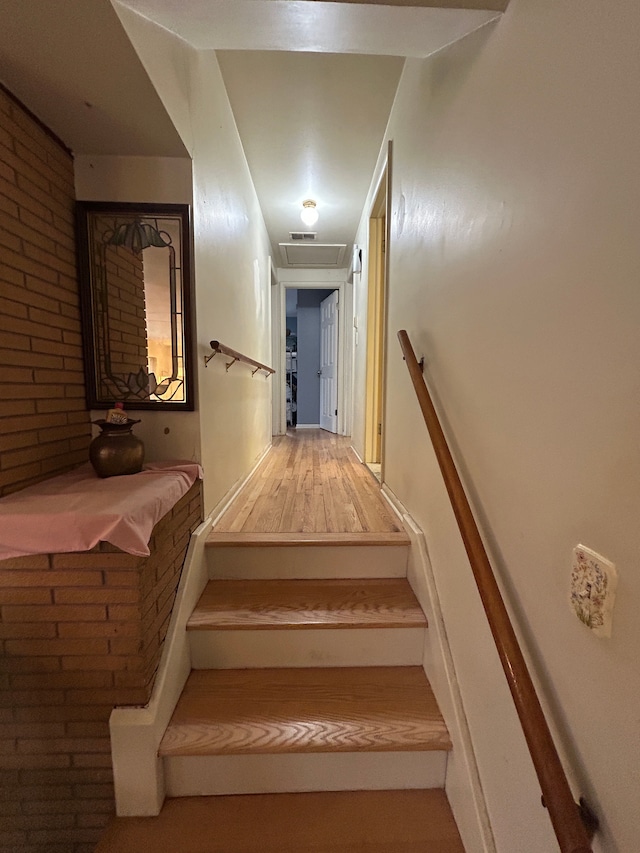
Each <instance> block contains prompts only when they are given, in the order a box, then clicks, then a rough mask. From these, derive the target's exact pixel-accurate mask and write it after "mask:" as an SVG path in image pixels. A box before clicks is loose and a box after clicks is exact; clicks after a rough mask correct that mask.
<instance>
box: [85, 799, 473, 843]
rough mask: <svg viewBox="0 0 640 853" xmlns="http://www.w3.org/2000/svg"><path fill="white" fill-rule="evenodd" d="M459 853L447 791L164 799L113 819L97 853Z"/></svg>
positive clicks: (458, 837) (457, 837)
mask: <svg viewBox="0 0 640 853" xmlns="http://www.w3.org/2000/svg"><path fill="white" fill-rule="evenodd" d="M142 850H153V851H154V853H176V851H180V853H203V851H205V850H206V851H207V853H256V851H258V850H259V851H260V853H301V851H309V853H464V848H463V846H462V842H461V841H460V836H459V834H458V830H457V828H456V825H455V821H454V819H453V815H452V813H451V809H450V808H449V803H448V802H447V798H446V796H445V793H444V791H442V790H440V789H433V790H428V791H424V790H414V791H348V792H345V791H343V792H333V791H331V792H322V793H317V792H314V793H305V794H251V795H242V796H219V797H184V798H180V799H171V800H167V801H166V802H165V804H164V806H163V809H162V811H161V813H160V814H159V815H158V816H157V817H133V818H132V817H128V818H122V817H121V818H115V819H114V820H113V821H112V822H111V824H110V825H109V827H108V828H107V831H106V833H105V835H104V836H103V838H102V839H101V840H100V842H99V844H98V846H97V848H96V851H95V853H133V851H142Z"/></svg>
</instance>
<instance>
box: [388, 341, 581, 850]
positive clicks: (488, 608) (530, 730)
mask: <svg viewBox="0 0 640 853" xmlns="http://www.w3.org/2000/svg"><path fill="white" fill-rule="evenodd" d="M398 338H399V340H400V346H401V347H402V352H403V355H404V358H405V360H406V362H407V367H408V368H409V373H410V375H411V380H412V382H413V386H414V388H415V391H416V394H417V395H418V402H419V403H420V408H421V409H422V414H423V417H424V420H425V423H426V425H427V429H428V430H429V435H430V436H431V442H432V444H433V449H434V450H435V454H436V458H437V460H438V464H439V465H440V470H441V472H442V476H443V478H444V482H445V485H446V487H447V492H448V493H449V498H450V500H451V505H452V507H453V511H454V514H455V517H456V520H457V522H458V527H459V529H460V533H461V535H462V539H463V542H464V546H465V549H466V551H467V555H468V557H469V560H470V562H471V568H472V570H473V574H474V577H475V580H476V584H477V587H478V591H479V593H480V598H481V599H482V603H483V605H484V609H485V613H486V615H487V619H488V621H489V625H490V627H491V633H492V634H493V639H494V641H495V644H496V648H497V650H498V655H499V656H500V662H501V663H502V668H503V669H504V673H505V675H506V678H507V682H508V684H509V689H510V690H511V695H512V697H513V701H514V704H515V707H516V711H517V712H518V717H519V718H520V723H521V725H522V729H523V732H524V736H525V738H526V741H527V744H528V747H529V752H530V753H531V759H532V761H533V765H534V767H535V770H536V773H537V774H538V781H539V782H540V788H541V790H542V797H543V803H544V805H545V806H546V807H547V808H548V810H549V816H550V818H551V823H552V825H553V829H554V831H555V834H556V838H557V839H558V844H559V846H560V850H561V851H562V853H591V843H590V837H589V836H590V834H591V835H592V832H588V831H587V829H586V828H585V823H588V818H586V819H585V817H583V813H586V815H589V814H591V813H590V810H589V809H588V807H587V806H586V804H585V803H584V801H583V800H581V803H580V806H578V805H577V804H576V803H575V801H574V799H573V794H572V793H571V789H570V788H569V783H568V781H567V777H566V775H565V772H564V769H563V767H562V764H561V762H560V759H559V757H558V753H557V751H556V748H555V746H554V743H553V739H552V737H551V732H550V731H549V726H548V725H547V721H546V719H545V716H544V713H543V711H542V707H541V705H540V701H539V699H538V696H537V694H536V691H535V688H534V686H533V681H532V680H531V676H530V674H529V670H528V669H527V665H526V663H525V660H524V656H523V654H522V651H521V649H520V646H519V644H518V640H517V638H516V635H515V631H514V629H513V626H512V624H511V621H510V619H509V614H508V613H507V609H506V607H505V604H504V600H503V598H502V595H501V593H500V589H499V588H498V584H497V582H496V578H495V575H494V573H493V570H492V568H491V565H490V563H489V559H488V557H487V552H486V550H485V547H484V545H483V543H482V539H481V537H480V532H479V530H478V527H477V525H476V522H475V519H474V517H473V514H472V512H471V507H470V506H469V502H468V500H467V496H466V495H465V492H464V488H463V486H462V482H461V481H460V477H459V476H458V472H457V470H456V467H455V463H454V461H453V457H452V456H451V452H450V450H449V447H448V445H447V441H446V438H445V436H444V433H443V431H442V427H441V426H440V422H439V420H438V416H437V414H436V411H435V408H434V406H433V402H432V401H431V396H430V394H429V391H428V389H427V386H426V384H425V381H424V378H423V376H422V369H421V365H420V364H419V362H418V361H417V359H416V356H415V353H414V351H413V347H412V346H411V342H410V341H409V336H408V335H407V333H406V332H405V331H401V332H398ZM591 819H593V817H591ZM594 828H595V827H594V826H593V825H592V826H591V827H590V829H591V830H593V829H594Z"/></svg>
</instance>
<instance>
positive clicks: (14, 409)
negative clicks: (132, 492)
mask: <svg viewBox="0 0 640 853" xmlns="http://www.w3.org/2000/svg"><path fill="white" fill-rule="evenodd" d="M73 217H74V184H73V160H72V158H71V155H70V154H69V152H68V151H66V150H65V149H64V148H63V147H62V146H61V145H60V143H59V142H57V141H56V140H55V139H54V138H52V136H51V135H50V134H48V133H47V132H46V130H45V129H43V128H42V127H41V126H40V125H39V124H38V123H37V122H36V121H35V120H34V119H33V118H32V117H31V116H30V115H29V114H28V113H27V112H25V110H24V109H23V108H22V107H21V106H20V105H19V104H18V103H17V102H15V101H14V100H13V98H12V97H11V96H10V95H9V94H7V93H6V92H5V91H3V90H2V88H0V495H1V494H7V493H8V492H11V491H15V490H16V489H20V488H23V487H24V486H27V485H29V484H31V483H35V482H38V481H39V480H44V479H46V478H48V477H51V476H53V475H54V474H59V473H61V472H63V471H67V470H69V469H70V468H73V467H74V466H75V465H77V464H79V463H80V462H84V461H85V460H86V459H87V447H88V445H89V440H90V426H89V413H88V412H87V410H86V406H85V392H84V374H83V360H82V344H81V336H80V312H79V305H78V281H77V275H76V260H75V236H74V218H73Z"/></svg>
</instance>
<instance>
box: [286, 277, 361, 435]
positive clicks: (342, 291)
mask: <svg viewBox="0 0 640 853" xmlns="http://www.w3.org/2000/svg"><path fill="white" fill-rule="evenodd" d="M275 286H276V288H277V296H276V294H275V293H274V297H275V298H274V299H273V300H272V340H273V361H272V364H273V366H274V367H275V368H276V371H277V374H276V376H274V379H276V377H277V381H276V382H275V383H274V385H273V433H274V435H285V434H286V432H287V423H288V418H287V414H288V411H287V409H288V407H287V399H286V397H287V372H288V371H287V367H288V365H291V367H290V368H289V369H292V367H293V366H294V365H295V368H296V374H297V375H296V376H295V382H296V385H297V389H296V390H299V389H301V388H302V382H303V379H304V373H301V369H300V368H301V364H300V354H299V352H298V339H299V338H300V334H299V333H300V321H301V320H302V325H303V326H304V322H305V315H304V313H303V314H302V316H301V317H299V316H298V304H299V303H302V304H303V305H306V304H307V300H312V301H314V302H315V303H316V309H315V310H316V320H315V328H316V330H317V331H316V334H318V333H319V324H320V321H319V303H320V302H322V298H320V296H311V297H306V296H304V293H305V292H309V291H322V294H323V296H324V298H326V297H327V296H328V295H329V294H332V293H334V292H335V301H336V305H335V312H334V314H335V322H336V324H335V327H334V337H335V343H336V344H337V357H336V359H335V362H334V370H335V377H334V379H335V384H336V386H337V389H336V391H335V392H334V398H333V407H332V408H329V407H328V406H325V408H326V411H327V414H328V413H329V412H331V411H332V412H333V414H332V418H333V419H334V422H333V423H332V424H331V425H329V427H328V429H329V431H335V432H336V433H337V434H338V435H349V434H350V430H351V402H352V401H351V382H352V380H351V354H352V349H351V347H352V342H351V338H350V336H349V334H348V331H349V328H350V325H351V324H352V323H353V304H352V303H353V299H352V289H351V288H352V285H351V283H350V282H348V281H347V279H346V270H342V269H341V270H335V271H333V270H319V271H316V270H306V269H305V270H293V269H291V270H289V269H279V270H277V280H276V282H275ZM294 306H295V311H294ZM303 312H304V307H303ZM292 321H294V322H292ZM287 329H289V331H290V332H291V331H294V330H295V333H296V339H295V341H293V340H290V341H289V348H290V352H289V353H287V345H286V344H287ZM300 339H301V338H300ZM294 344H295V360H294V359H288V355H293V351H294V350H293V345H294ZM302 367H303V371H304V364H303V365H302ZM320 369H321V368H320V365H319V363H316V366H315V367H314V368H312V369H311V368H310V371H311V370H312V375H311V377H310V380H311V382H313V381H314V380H315V383H316V388H317V389H318V390H317V393H316V392H315V391H314V392H313V394H312V395H311V393H310V396H312V398H313V399H314V400H315V401H316V403H317V405H318V408H317V409H316V412H317V414H316V415H315V418H314V417H313V415H312V414H309V412H308V411H307V413H306V414H305V409H304V408H303V410H302V412H301V411H300V402H301V401H300V398H299V396H298V398H297V399H296V418H295V420H296V428H300V429H303V428H304V427H305V425H307V424H308V425H309V426H313V425H314V424H315V425H316V429H317V428H319V426H320V422H321V418H320V412H319V401H320V377H319V376H318V371H319V370H320ZM323 370H324V368H323ZM307 375H308V374H307ZM289 382H290V383H291V384H293V377H291V376H290V377H289ZM309 387H312V386H309ZM336 393H337V402H336V400H335V394H336ZM327 399H332V398H327ZM336 409H337V411H338V414H337V415H336ZM289 424H290V427H291V426H293V424H292V423H291V420H290V421H289Z"/></svg>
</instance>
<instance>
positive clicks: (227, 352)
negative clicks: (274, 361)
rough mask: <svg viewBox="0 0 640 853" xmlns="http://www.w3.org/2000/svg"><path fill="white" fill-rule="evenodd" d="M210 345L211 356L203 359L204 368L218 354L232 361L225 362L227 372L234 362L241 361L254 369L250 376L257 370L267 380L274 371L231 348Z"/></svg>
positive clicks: (212, 343)
mask: <svg viewBox="0 0 640 853" xmlns="http://www.w3.org/2000/svg"><path fill="white" fill-rule="evenodd" d="M210 345H211V349H212V350H213V352H212V353H211V355H205V357H204V366H205V367H207V366H208V364H209V362H210V361H211V359H212V358H213V357H214V356H215V355H217V354H218V353H221V354H222V355H228V356H230V357H231V359H232V360H231V361H228V362H227V365H226V370H227V371H228V370H229V368H230V367H232V365H234V364H235V363H236V361H243V362H244V363H245V364H250V365H251V366H252V367H255V370H252V371H251V375H252V376H255V375H256V373H257V372H258V371H259V370H264V372H265V379H268V378H269V376H271V374H272V373H275V370H274V369H273V367H268V366H267V365H266V364H262V362H261V361H256V360H255V359H254V358H249V356H248V355H243V354H242V353H241V352H237V351H236V350H234V349H231V347H228V346H225V345H224V344H221V343H220V341H211V344H210Z"/></svg>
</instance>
